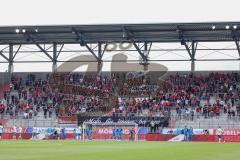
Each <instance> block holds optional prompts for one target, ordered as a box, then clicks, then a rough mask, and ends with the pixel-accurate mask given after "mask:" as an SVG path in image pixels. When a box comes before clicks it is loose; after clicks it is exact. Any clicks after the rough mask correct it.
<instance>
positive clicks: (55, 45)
mask: <svg viewBox="0 0 240 160" xmlns="http://www.w3.org/2000/svg"><path fill="white" fill-rule="evenodd" d="M52 62H53V64H52V72H57V44H56V43H54V44H53V60H52Z"/></svg>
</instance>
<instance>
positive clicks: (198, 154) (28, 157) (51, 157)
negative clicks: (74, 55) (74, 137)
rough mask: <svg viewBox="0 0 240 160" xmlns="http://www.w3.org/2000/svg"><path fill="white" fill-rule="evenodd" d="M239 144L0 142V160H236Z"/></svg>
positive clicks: (239, 151) (238, 154)
mask: <svg viewBox="0 0 240 160" xmlns="http://www.w3.org/2000/svg"><path fill="white" fill-rule="evenodd" d="M239 149H240V143H222V144H218V143H200V142H197V143H186V142H126V141H125V142H119V141H84V142H82V141H78V142H77V141H30V140H29V141H26V140H25V141H24V140H23V141H14V140H12V141H0V160H237V159H239V157H240V150H239Z"/></svg>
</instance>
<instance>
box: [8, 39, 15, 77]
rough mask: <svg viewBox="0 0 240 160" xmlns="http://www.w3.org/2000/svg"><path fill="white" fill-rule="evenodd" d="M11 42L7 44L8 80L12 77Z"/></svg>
mask: <svg viewBox="0 0 240 160" xmlns="http://www.w3.org/2000/svg"><path fill="white" fill-rule="evenodd" d="M13 67H14V66H13V44H9V59H8V78H9V81H10V80H11V78H12V73H13Z"/></svg>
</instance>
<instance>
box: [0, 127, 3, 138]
mask: <svg viewBox="0 0 240 160" xmlns="http://www.w3.org/2000/svg"><path fill="white" fill-rule="evenodd" d="M2 134H3V126H2V124H0V140H1V139H2Z"/></svg>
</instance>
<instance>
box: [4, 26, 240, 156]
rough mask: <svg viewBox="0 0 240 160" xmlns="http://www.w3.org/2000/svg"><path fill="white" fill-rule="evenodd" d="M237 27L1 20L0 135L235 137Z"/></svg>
mask: <svg viewBox="0 0 240 160" xmlns="http://www.w3.org/2000/svg"><path fill="white" fill-rule="evenodd" d="M239 28H240V22H214V23H212V22H208V23H155V24H154V23H152V24H113V25H111V24H106V25H56V26H54V25H52V26H5V27H0V48H1V50H0V67H1V70H0V71H1V73H0V77H1V78H0V131H1V132H0V133H1V139H28V140H30V139H32V140H34V139H36V140H51V139H56V140H57V139H59V140H66V139H67V140H112V141H120V140H122V141H124V142H125V141H176V142H177V141H197V142H199V141H200V142H239V141H240V134H239V133H240V47H239V45H240V43H239V40H240V32H239ZM112 141H111V142H109V143H112ZM11 143H12V142H11ZM40 143H42V142H40ZM64 143H67V142H64ZM89 143H90V142H89ZM92 143H94V142H92ZM142 143H145V142H142ZM199 144H201V143H199ZM0 145H1V144H0ZM50 145H52V144H50ZM81 145H82V144H81ZM134 145H136V144H135V143H134ZM147 145H149V144H147V143H146V146H147ZM166 145H171V144H167V143H166ZM184 145H185V144H184ZM136 147H137V146H136ZM69 152H70V151H69ZM0 153H1V151H0ZM0 159H1V155H0ZM93 159H94V158H93Z"/></svg>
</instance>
